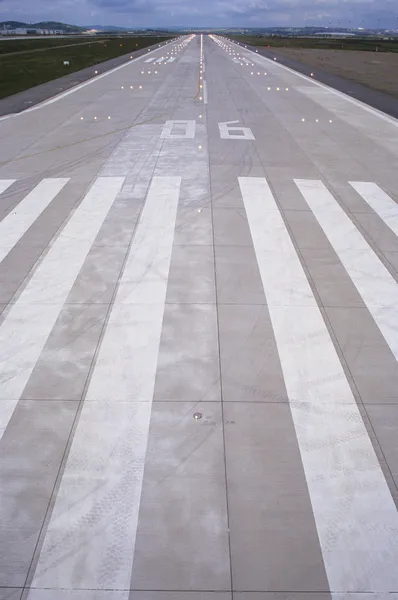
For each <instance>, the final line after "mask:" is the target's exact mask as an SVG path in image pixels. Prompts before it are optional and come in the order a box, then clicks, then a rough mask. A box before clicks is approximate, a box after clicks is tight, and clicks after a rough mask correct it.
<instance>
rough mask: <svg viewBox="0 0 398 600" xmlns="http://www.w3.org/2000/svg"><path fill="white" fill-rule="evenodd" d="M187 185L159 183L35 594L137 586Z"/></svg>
mask: <svg viewBox="0 0 398 600" xmlns="http://www.w3.org/2000/svg"><path fill="white" fill-rule="evenodd" d="M180 185H181V178H180V177H155V178H154V179H153V181H152V185H151V188H150V190H149V194H148V198H147V201H146V204H145V206H144V209H143V212H142V215H141V218H140V221H139V224H138V227H137V231H136V234H135V236H134V240H133V243H132V246H131V249H130V252H129V256H128V259H127V263H126V267H125V270H124V273H123V276H122V280H121V283H120V287H119V290H118V293H117V295H116V299H115V304H114V306H113V309H112V313H111V316H110V320H109V324H108V326H107V329H106V332H105V335H104V339H103V341H102V345H101V348H100V351H99V355H98V358H97V362H96V365H95V368H94V371H93V375H92V378H91V382H90V385H89V388H88V391H87V397H86V400H85V403H84V406H83V411H82V414H81V417H80V420H79V424H78V426H77V429H76V433H75V436H74V439H73V443H72V447H71V451H70V454H69V458H68V462H67V464H66V468H65V472H64V475H63V478H62V481H61V485H60V489H59V492H58V495H57V499H56V502H55V507H54V510H53V513H52V517H51V520H50V523H49V526H48V530H47V533H46V537H45V539H44V544H43V548H42V551H41V554H40V557H39V561H38V565H37V568H36V573H35V576H34V580H33V587H40V588H52V589H62V588H68V589H75V588H77V587H83V588H90V589H95V590H103V589H119V590H121V591H122V590H128V589H129V587H130V577H131V570H132V563H133V556H134V546H135V537H136V530H137V522H138V511H139V504H140V497H141V488H142V480H143V474H144V464H145V456H146V449H147V440H148V433H149V422H150V416H151V407H152V399H153V392H154V385H155V376H156V368H157V360H158V353H159V344H160V335H161V330H162V322H163V313H164V305H165V299H166V289H167V280H168V276H169V267H170V258H171V252H172V246H173V239H174V227H175V221H176V214H177V205H178V197H179V189H180ZM82 565H84V568H81V567H82ZM98 593H99V591H98ZM118 597H119V596H118ZM120 598H121V599H122V600H124V599H125V598H126V600H127V598H128V591H126V592H125V595H123V593H121V595H120Z"/></svg>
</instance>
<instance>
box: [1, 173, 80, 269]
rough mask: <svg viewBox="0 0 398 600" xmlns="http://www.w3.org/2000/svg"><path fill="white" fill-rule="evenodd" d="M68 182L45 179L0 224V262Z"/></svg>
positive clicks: (66, 180) (65, 180)
mask: <svg viewBox="0 0 398 600" xmlns="http://www.w3.org/2000/svg"><path fill="white" fill-rule="evenodd" d="M68 181H69V179H43V181H41V182H40V183H39V184H38V185H37V186H36V187H35V188H34V190H32V191H31V192H30V194H28V195H27V196H26V198H25V199H24V200H22V201H21V202H20V203H19V204H18V206H16V207H15V208H14V209H13V210H12V211H11V213H10V214H8V215H7V217H5V219H3V220H2V221H1V222H0V262H2V261H3V260H4V258H5V257H6V256H7V254H8V253H9V252H10V251H11V250H12V249H13V248H14V246H15V244H17V243H18V242H19V240H20V239H21V238H22V236H23V235H24V234H25V233H26V232H27V231H28V229H29V227H31V226H32V225H33V223H34V222H35V221H36V219H37V218H38V217H39V216H40V215H41V214H42V212H43V211H44V210H45V209H46V208H47V207H48V206H49V204H50V203H51V202H52V201H53V200H54V198H55V197H56V195H57V194H59V192H60V191H61V190H62V188H63V187H64V186H65V185H66V184H67V183H68Z"/></svg>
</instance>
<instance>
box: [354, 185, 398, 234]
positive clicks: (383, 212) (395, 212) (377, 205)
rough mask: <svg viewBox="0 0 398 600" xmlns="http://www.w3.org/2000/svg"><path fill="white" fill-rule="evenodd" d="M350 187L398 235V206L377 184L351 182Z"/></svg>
mask: <svg viewBox="0 0 398 600" xmlns="http://www.w3.org/2000/svg"><path fill="white" fill-rule="evenodd" d="M350 185H351V186H352V187H353V188H354V190H355V191H356V192H358V194H359V195H360V196H361V197H362V198H363V199H364V200H365V202H367V204H369V206H370V207H371V208H372V209H373V210H374V211H375V213H377V214H378V215H379V217H380V219H382V220H383V221H384V223H385V224H386V225H387V227H389V228H390V229H391V231H393V232H394V233H395V235H398V204H397V203H396V202H394V200H393V199H392V198H390V196H388V195H387V194H386V193H385V192H384V191H383V190H382V189H381V188H379V186H378V185H377V184H376V183H371V182H369V183H368V182H365V181H350Z"/></svg>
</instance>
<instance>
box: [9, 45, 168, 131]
mask: <svg viewBox="0 0 398 600" xmlns="http://www.w3.org/2000/svg"><path fill="white" fill-rule="evenodd" d="M168 44H171V42H166V43H165V44H164V45H165V46H167V45H168ZM158 50H159V48H158V47H156V48H154V49H153V50H150V51H149V52H157V51H158ZM145 56H147V54H142V55H141V56H138V57H137V58H133V60H129V61H127V62H125V63H123V64H122V65H119V66H118V67H115V68H114V69H110V70H109V71H106V72H105V73H102V74H101V75H97V76H96V77H93V78H92V79H89V80H88V81H85V82H84V83H79V84H78V85H76V86H74V87H73V88H71V89H69V90H67V91H66V92H62V93H61V94H57V95H56V96H53V97H52V98H50V99H49V100H45V101H44V102H41V103H40V104H36V105H35V106H32V107H31V108H27V109H26V110H23V111H22V112H19V113H12V114H9V115H5V116H3V117H2V118H1V121H4V120H6V119H11V118H13V117H20V116H21V115H25V114H27V113H30V112H32V111H33V110H38V109H40V108H44V107H45V106H49V105H50V104H53V103H54V102H58V100H62V99H63V98H65V97H66V96H69V95H70V94H74V93H75V92H78V91H79V90H81V89H83V88H85V87H87V86H88V85H91V84H92V83H94V82H96V81H99V80H100V79H103V78H104V77H107V76H108V75H111V74H112V73H116V71H120V69H124V68H125V67H127V66H129V65H131V64H132V63H134V62H136V61H139V60H142V59H143V58H144V57H145Z"/></svg>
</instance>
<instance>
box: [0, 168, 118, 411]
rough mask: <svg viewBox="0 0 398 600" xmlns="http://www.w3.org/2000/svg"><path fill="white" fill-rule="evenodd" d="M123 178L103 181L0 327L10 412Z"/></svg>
mask: <svg viewBox="0 0 398 600" xmlns="http://www.w3.org/2000/svg"><path fill="white" fill-rule="evenodd" d="M123 181H124V178H123V177H109V178H104V177H101V178H99V179H97V181H96V182H95V183H94V185H93V186H92V188H91V189H90V191H89V192H88V194H87V195H86V197H85V198H84V200H83V201H82V203H81V204H80V206H79V208H78V209H77V210H76V211H75V212H74V214H73V215H72V217H71V218H70V220H69V222H68V223H67V225H66V226H65V228H64V229H63V231H62V232H61V234H60V235H59V237H58V238H57V240H56V241H55V242H54V245H53V246H52V247H51V248H50V250H49V251H48V254H47V256H46V257H45V258H44V260H43V262H42V263H41V264H40V265H39V267H38V268H37V270H36V272H35V273H34V275H33V277H32V279H31V280H30V282H29V283H28V285H27V287H26V288H25V290H24V291H23V292H22V294H21V296H20V297H19V298H18V300H17V301H16V303H15V304H14V305H12V306H11V309H10V312H9V313H8V314H7V316H6V318H5V320H4V322H3V324H2V325H1V327H0V400H10V401H13V402H14V405H11V404H10V414H9V417H11V414H12V412H13V409H14V407H15V405H16V404H17V402H18V400H19V398H20V397H21V394H22V392H23V390H24V388H25V385H26V383H27V382H28V379H29V377H30V375H31V373H32V371H33V368H34V366H35V364H36V362H37V360H38V358H39V356H40V354H41V352H42V350H43V347H44V345H45V343H46V340H47V338H48V336H49V334H50V333H51V330H52V328H53V327H54V324H55V322H56V320H57V317H58V315H59V312H60V310H61V309H62V306H63V304H64V302H65V300H66V299H67V297H68V294H69V292H70V290H71V288H72V286H73V284H74V282H75V279H76V277H77V276H78V274H79V271H80V269H81V268H82V266H83V263H84V261H85V259H86V257H87V254H88V252H89V250H90V248H91V246H92V244H93V242H94V240H95V238H96V236H97V234H98V232H99V230H100V228H101V225H102V223H103V222H104V219H105V217H106V215H107V213H108V211H109V209H110V207H111V206H112V204H113V201H114V199H115V197H116V195H117V193H118V192H119V190H120V188H121V186H122V184H123Z"/></svg>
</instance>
